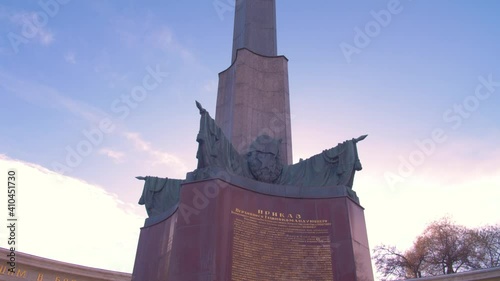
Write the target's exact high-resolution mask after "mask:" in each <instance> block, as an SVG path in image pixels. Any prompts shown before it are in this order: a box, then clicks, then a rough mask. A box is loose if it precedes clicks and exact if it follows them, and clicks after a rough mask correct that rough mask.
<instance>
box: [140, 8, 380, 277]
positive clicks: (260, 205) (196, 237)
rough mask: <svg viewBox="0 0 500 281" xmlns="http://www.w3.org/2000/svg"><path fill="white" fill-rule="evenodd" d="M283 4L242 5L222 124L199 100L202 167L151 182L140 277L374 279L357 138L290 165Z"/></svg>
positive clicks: (221, 100) (222, 96)
mask: <svg viewBox="0 0 500 281" xmlns="http://www.w3.org/2000/svg"><path fill="white" fill-rule="evenodd" d="M276 43H277V42H276V4H275V0H238V1H237V3H236V11H235V26H234V41H233V54H232V64H231V66H230V67H229V68H228V69H227V70H225V71H223V72H221V73H220V74H219V89H218V96H217V108H216V116H215V120H214V119H213V118H212V117H211V116H210V114H209V112H208V111H207V110H206V109H205V108H203V107H202V105H201V104H199V103H198V102H196V106H197V108H198V112H199V114H200V130H199V133H198V135H197V137H196V141H197V142H198V151H197V154H196V158H197V159H198V165H197V168H196V169H195V170H193V171H192V172H189V173H188V174H187V175H186V179H170V178H161V177H150V176H146V177H143V176H141V177H137V178H138V179H140V180H144V181H145V183H144V189H143V193H142V196H141V198H140V201H139V203H140V204H144V205H145V207H146V210H147V212H148V216H149V218H148V219H146V222H145V225H144V227H143V228H142V229H141V234H140V238H139V243H138V248H137V255H136V260H135V265H134V270H133V274H132V280H135V281H155V280H158V281H159V280H175V281H191V280H193V281H194V280H197V281H202V280H203V281H209V280H210V281H212V280H217V281H220V280H234V281H240V280H241V281H261V280H315V281H317V280H338V281H351V280H352V281H354V280H358V281H359V280H373V272H372V267H371V260H370V251H369V247H368V239H367V233H366V225H365V220H364V214H363V208H362V207H361V205H360V204H359V199H358V197H357V195H356V192H355V191H354V190H353V180H354V175H355V172H356V171H359V170H361V162H360V160H359V157H358V152H357V144H358V143H359V142H360V141H362V140H363V139H364V138H365V137H366V136H361V137H358V138H353V139H351V140H347V141H344V142H342V143H339V144H338V145H337V146H335V147H333V148H329V149H326V150H323V151H322V152H321V153H319V154H317V155H314V156H312V157H310V158H309V159H306V160H301V161H300V162H298V163H295V164H292V143H291V131H290V127H291V126H290V102H289V90H288V70H287V67H288V66H287V59H286V58H285V57H283V56H278V55H277V44H276Z"/></svg>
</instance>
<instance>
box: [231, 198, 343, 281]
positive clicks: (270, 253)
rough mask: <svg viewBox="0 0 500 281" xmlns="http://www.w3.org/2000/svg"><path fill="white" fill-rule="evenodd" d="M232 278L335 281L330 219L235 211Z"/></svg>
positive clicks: (269, 212)
mask: <svg viewBox="0 0 500 281" xmlns="http://www.w3.org/2000/svg"><path fill="white" fill-rule="evenodd" d="M231 217H232V224H233V241H232V255H233V260H232V266H231V268H232V271H231V272H232V274H231V275H232V276H231V278H232V280H233V281H261V280H315V281H320V280H325V281H326V280H329V281H331V280H333V272H332V253H331V241H330V232H331V228H332V224H331V222H329V221H328V220H312V219H307V218H303V217H302V215H301V214H285V213H279V212H271V211H264V210H256V211H255V212H248V211H245V210H241V209H238V208H236V209H234V210H232V211H231Z"/></svg>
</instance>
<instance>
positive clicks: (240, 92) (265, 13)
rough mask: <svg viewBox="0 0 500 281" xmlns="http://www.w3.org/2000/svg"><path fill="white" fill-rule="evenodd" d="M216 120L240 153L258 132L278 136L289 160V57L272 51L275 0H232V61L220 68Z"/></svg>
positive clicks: (274, 47) (284, 157)
mask: <svg viewBox="0 0 500 281" xmlns="http://www.w3.org/2000/svg"><path fill="white" fill-rule="evenodd" d="M215 121H216V123H217V124H218V125H219V126H220V127H221V128H222V130H223V132H224V134H225V135H226V137H227V138H228V139H229V140H230V141H231V143H232V144H233V146H234V147H235V148H236V149H237V150H238V152H239V153H241V154H245V153H247V152H248V148H249V146H250V144H251V143H252V142H253V141H254V140H255V139H256V138H257V137H258V136H260V135H268V136H270V137H272V138H274V139H277V140H279V139H281V141H282V142H281V145H280V157H281V159H282V161H283V163H284V164H292V161H293V158H292V133H291V124H290V97H289V87H288V59H287V58H286V57H284V56H277V43H276V1H275V0H237V2H236V12H235V19H234V38H233V56H232V64H231V66H230V67H229V68H228V69H226V70H225V71H223V72H221V73H219V88H218V95H217V108H216V114H215Z"/></svg>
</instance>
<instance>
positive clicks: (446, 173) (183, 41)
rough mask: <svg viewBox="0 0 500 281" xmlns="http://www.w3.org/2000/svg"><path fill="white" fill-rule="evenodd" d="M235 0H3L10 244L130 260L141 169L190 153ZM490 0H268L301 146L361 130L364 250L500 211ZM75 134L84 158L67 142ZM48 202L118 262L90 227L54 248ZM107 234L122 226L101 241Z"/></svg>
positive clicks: (2, 112) (166, 168)
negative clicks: (15, 235) (13, 224)
mask: <svg viewBox="0 0 500 281" xmlns="http://www.w3.org/2000/svg"><path fill="white" fill-rule="evenodd" d="M231 2H232V1H230V0H215V1H212V0H210V1H192V0H186V1H147V2H139V1H67V0H65V1H63V0H60V1H59V2H55V0H51V1H48V0H47V1H46V2H44V1H41V2H37V1H13V0H7V1H2V2H1V4H0V95H1V97H2V100H1V102H0V129H1V130H2V131H3V132H2V134H0V164H1V165H0V168H1V170H2V172H1V173H2V174H6V172H5V171H6V170H8V169H9V168H13V167H14V168H16V169H17V170H18V173H19V178H20V182H23V183H24V184H23V185H22V188H23V192H21V193H20V195H19V196H20V199H19V200H20V203H19V204H20V205H19V212H20V216H21V215H22V217H23V220H24V222H25V223H24V224H21V226H22V227H21V228H20V230H19V236H20V239H21V240H20V242H19V243H20V246H19V249H20V250H21V251H26V252H28V253H32V254H35V255H36V254H38V255H42V256H47V257H50V258H56V259H62V260H65V261H69V262H75V263H80V264H84V265H91V266H97V267H101V268H109V269H115V270H121V271H128V272H131V270H132V265H133V258H134V256H135V247H136V245H137V237H138V236H137V235H138V228H139V227H140V226H141V224H142V219H143V218H144V217H145V216H146V214H145V211H144V210H143V209H142V207H140V206H137V205H136V203H137V201H138V198H139V197H140V194H141V190H142V186H141V182H138V181H137V180H135V179H134V177H135V176H138V175H155V176H161V177H172V178H184V176H185V173H186V172H188V171H191V170H193V169H194V168H195V167H196V159H195V155H196V148H197V143H196V141H195V138H196V134H197V130H198V118H199V115H198V113H197V109H196V108H195V105H194V101H195V100H198V101H200V102H201V103H202V104H203V105H204V107H205V108H206V109H207V110H208V111H209V112H210V113H211V114H212V116H214V115H215V101H216V94H217V93H216V91H217V83H218V76H217V74H218V73H219V72H221V71H223V70H224V69H226V68H227V67H228V66H229V65H230V60H231V48H232V29H233V17H234V9H233V8H232V7H231V4H230V3H231ZM40 3H52V6H50V7H49V9H48V10H47V8H46V7H45V8H44V6H43V5H41V4H40ZM54 3H57V5H55V6H54V5H53V4H54ZM228 3H229V4H228ZM499 10H500V3H499V2H498V1H494V0H490V1H487V0H480V1H465V0H455V1H445V0H441V1H409V0H401V1H399V3H398V2H396V1H395V0H391V1H386V0H377V1H307V3H305V2H304V1H296V0H287V1H284V0H278V1H277V13H278V15H277V19H278V53H279V54H280V55H285V56H286V57H287V58H288V59H289V80H290V100H291V111H292V143H293V155H294V160H295V161H298V159H299V158H308V157H310V156H312V155H314V154H317V153H319V152H320V151H322V150H323V149H326V148H330V147H333V146H335V145H336V144H337V143H339V142H342V141H344V140H346V139H350V138H353V137H358V136H360V135H362V134H369V137H368V138H367V139H366V140H365V141H363V142H362V143H360V144H359V146H358V147H359V153H360V158H361V162H362V164H363V167H364V169H363V171H361V172H359V173H357V175H356V178H355V183H354V189H355V190H356V192H357V193H358V195H359V197H360V199H361V203H362V205H363V206H364V207H365V208H366V211H365V216H366V220H367V226H368V235H369V239H370V244H371V246H372V247H373V246H375V245H377V244H379V243H382V242H384V243H389V244H396V245H399V246H400V247H403V248H404V247H407V246H409V245H411V242H412V241H413V239H414V237H415V236H416V235H417V234H418V233H419V232H420V231H421V230H422V229H423V228H424V227H425V224H426V223H429V222H430V221H432V220H434V219H437V218H439V217H441V216H443V215H446V214H449V215H452V216H453V217H454V218H455V219H456V221H457V222H459V223H463V224H466V225H469V226H477V225H483V224H493V223H500V217H499V216H498V214H499V213H500V206H498V203H497V202H498V199H499V198H500V165H499V163H500V148H499V146H498V139H500V111H499V110H498V108H499V105H500V64H499V59H498V58H499V55H498V54H499V51H500V18H499V17H498V11H499ZM388 14H389V15H390V19H389V18H388V17H387V15H388ZM377 15H378V16H377ZM384 15H385V17H384ZM377 18H378V20H379V21H377ZM34 22H39V25H34ZM30 27H31V29H30ZM33 27H34V28H33ZM360 33H362V34H363V35H360ZM360 38H361V39H360ZM363 38H364V39H365V40H362V39H363ZM346 46H349V47H348V50H350V51H353V50H355V51H353V52H352V53H351V54H350V55H349V54H348V53H346ZM152 73H155V74H154V75H152ZM155 77H156V79H155ZM151 79H152V80H151ZM145 80H147V82H146V84H144V83H145V82H144V81H145ZM145 85H147V88H148V89H147V90H146V91H145V92H142V95H141V96H140V97H141V98H140V101H138V100H135V101H131V102H130V103H127V102H126V101H127V99H130V97H131V95H132V93H135V91H136V90H137V89H139V88H141V86H142V87H143V88H146V87H145ZM129 101H130V100H129ZM103 120H104V121H103ZM103 122H104V123H103ZM99 126H101V129H99ZM102 128H105V129H106V132H103V129H102ZM107 129H112V130H109V131H108V130H107ZM96 130H99V131H96ZM96 132H99V133H96ZM86 135H87V136H88V135H90V136H91V137H90V138H89V137H87V136H86ZM86 144H90V146H89V145H86ZM77 149H82V150H81V151H84V152H85V153H84V154H85V155H81V154H80V155H79V157H76V158H75V157H71V155H73V154H72V152H71V151H77ZM73 156H74V155H73ZM68 159H69V160H68ZM42 191H43V192H42ZM4 193H5V192H4ZM35 194H36V196H35ZM0 196H2V197H1V200H2V201H5V200H6V199H4V197H5V194H3V193H2V194H0ZM96 198H100V200H96ZM101 199H102V200H101ZM85 200H88V202H87V201H85ZM62 201H68V202H78V204H76V203H64V204H62V203H58V202H62ZM23 202H29V204H28V203H23ZM96 202H100V203H96ZM54 204H55V205H59V204H61V205H60V206H61V207H60V208H54V209H51V208H52V207H50V208H49V206H53V205H54ZM49 210H51V211H50V212H49ZM89 210H92V212H90V213H89ZM2 212H4V211H3V210H2ZM54 212H55V213H57V214H58V213H61V217H60V218H59V219H58V221H61V225H62V224H63V223H62V221H66V220H67V221H70V220H71V219H74V218H78V219H81V221H82V223H81V224H75V225H74V226H72V227H74V228H75V229H79V230H78V231H76V232H77V233H80V234H79V235H76V236H71V237H67V238H65V239H63V240H64V241H61V242H60V243H62V244H64V243H67V244H68V245H70V244H71V243H72V239H79V237H84V236H83V235H84V234H85V233H86V234H85V235H87V236H86V237H89V235H91V234H89V232H88V231H87V230H86V229H88V228H92V224H93V223H94V224H95V223H96V222H97V221H100V220H106V221H107V222H108V223H102V225H101V224H99V229H100V230H101V231H103V232H104V233H109V234H108V235H109V237H108V238H109V241H110V242H109V243H106V247H107V248H109V250H110V251H113V252H115V253H117V258H116V259H115V261H114V262H107V261H105V260H102V261H100V260H97V259H95V258H94V257H93V256H92V252H91V251H87V249H93V247H95V248H98V247H100V246H102V245H98V243H97V242H95V241H93V240H92V239H88V238H87V239H86V241H88V242H86V243H88V245H87V244H85V245H87V246H84V247H75V248H74V249H72V250H71V251H70V252H68V251H66V250H64V247H58V248H60V249H61V250H58V251H56V250H54V245H50V243H43V241H49V240H43V239H45V238H46V239H49V238H47V236H44V235H43V234H39V233H37V234H36V235H34V234H31V232H29V231H28V229H31V228H32V229H37V227H38V226H37V222H39V221H41V220H45V219H49V220H53V219H54ZM89 214H93V216H92V218H93V220H89V219H88V217H89ZM110 214H115V215H114V216H110ZM1 216H2V217H3V216H4V215H1ZM5 216H6V214H5ZM49 216H50V218H49ZM23 220H20V223H23ZM110 221H116V223H114V224H112V223H109V222H110ZM117 224H119V225H120V227H118V228H117V227H115V225H117ZM68 225H70V224H68ZM39 227H40V228H42V229H43V227H44V226H43V225H40V226H39ZM23 228H25V229H26V230H23ZM42 229H39V230H42ZM3 231H4V230H2V232H0V236H1V237H0V238H2V239H1V241H0V246H5V239H4V237H5V235H6V234H5V233H4V232H3ZM117 231H120V237H124V238H120V239H121V240H120V241H115V242H112V241H114V240H113V237H116V236H117V235H118V234H117ZM115 234H116V235H115ZM80 235H81V236H80ZM37 236H38V237H37ZM90 237H92V236H90ZM95 239H98V237H97V236H96V237H95ZM64 245H66V244H64ZM124 245H127V246H124ZM68 247H70V246H68ZM68 247H66V249H68ZM83 248H85V249H83Z"/></svg>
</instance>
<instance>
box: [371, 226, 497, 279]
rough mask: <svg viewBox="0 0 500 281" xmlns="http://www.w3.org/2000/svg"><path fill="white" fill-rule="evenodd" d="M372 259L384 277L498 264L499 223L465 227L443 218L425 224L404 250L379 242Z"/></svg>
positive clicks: (457, 270)
mask: <svg viewBox="0 0 500 281" xmlns="http://www.w3.org/2000/svg"><path fill="white" fill-rule="evenodd" d="M373 258H374V260H375V265H376V268H377V271H378V272H380V273H381V274H382V275H383V276H384V278H387V279H386V280H394V279H407V278H421V277H425V276H434V275H442V274H453V273H456V272H461V271H467V270H473V269H480V268H489V267H496V266H500V226H498V225H497V226H486V227H482V228H477V229H469V228H466V227H464V226H461V225H457V224H456V223H454V222H453V221H452V220H451V219H450V218H448V217H445V218H442V219H440V220H437V221H434V222H432V223H431V224H429V225H428V226H427V227H426V228H425V229H424V231H423V233H422V234H421V235H419V236H418V237H417V238H416V239H415V242H414V243H413V245H412V247H411V248H409V249H408V250H406V251H405V252H402V251H400V250H398V249H396V247H394V246H388V245H380V246H377V247H375V249H374V256H373ZM391 278H392V279H391Z"/></svg>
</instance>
